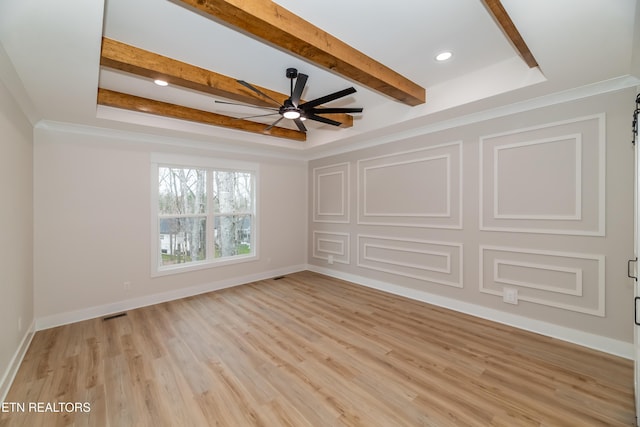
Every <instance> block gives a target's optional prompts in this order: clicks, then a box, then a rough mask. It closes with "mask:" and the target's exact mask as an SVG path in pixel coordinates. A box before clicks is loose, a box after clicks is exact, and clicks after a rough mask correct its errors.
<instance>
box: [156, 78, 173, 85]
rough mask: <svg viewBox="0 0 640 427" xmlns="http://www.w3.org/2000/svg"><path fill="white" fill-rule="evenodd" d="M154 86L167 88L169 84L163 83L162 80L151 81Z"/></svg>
mask: <svg viewBox="0 0 640 427" xmlns="http://www.w3.org/2000/svg"><path fill="white" fill-rule="evenodd" d="M153 82H154V83H155V84H157V85H158V86H168V85H169V83H167V82H165V81H164V80H160V79H156V80H154V81H153Z"/></svg>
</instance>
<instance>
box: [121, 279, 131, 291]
mask: <svg viewBox="0 0 640 427" xmlns="http://www.w3.org/2000/svg"><path fill="white" fill-rule="evenodd" d="M122 287H123V288H124V290H125V291H127V292H129V291H130V290H131V282H129V281H127V282H124V283H123V284H122Z"/></svg>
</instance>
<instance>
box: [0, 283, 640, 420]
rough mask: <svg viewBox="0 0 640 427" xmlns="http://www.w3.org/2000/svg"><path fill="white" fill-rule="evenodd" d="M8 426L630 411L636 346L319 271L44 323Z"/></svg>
mask: <svg viewBox="0 0 640 427" xmlns="http://www.w3.org/2000/svg"><path fill="white" fill-rule="evenodd" d="M6 402H54V403H55V402H89V403H90V405H91V411H90V412H89V413H81V412H76V413H16V412H13V413H3V414H1V415H0V426H3V427H4V426H29V427H32V426H47V427H49V426H65V425H76V426H84V425H91V426H113V427H126V426H196V427H197V426H207V425H212V426H231V427H236V426H237V427H244V426H265V427H277V426H294V427H301V426H313V427H324V426H366V427H374V426H384V427H392V426H450V425H465V426H489V425H496V426H509V427H513V426H520V425H527V426H528V425H533V426H537V425H545V426H592V425H597V426H605V425H606V426H617V425H624V426H630V425H632V423H633V420H634V414H633V411H634V406H633V365H632V363H631V362H630V361H628V360H624V359H620V358H616V357H612V356H609V355H606V354H603V353H599V352H596V351H592V350H588V349H584V348H581V347H578V346H574V345H571V344H567V343H564V342H560V341H557V340H554V339H550V338H546V337H542V336H539V335H535V334H531V333H527V332H523V331H520V330H517V329H513V328H509V327H506V326H503V325H499V324H495V323H491V322H488V321H483V320H480V319H477V318H473V317H470V316H465V315H461V314H459V313H455V312H451V311H448V310H445V309H441V308H437V307H433V306H430V305H427V304H423V303H420V302H416V301H411V300H407V299H403V298H400V297H396V296H391V295H388V294H385V293H382V292H377V291H374V290H371V289H367V288H363V287H360V286H356V285H353V284H349V283H346V282H342V281H339V280H336V279H331V278H327V277H325V276H321V275H318V274H315V273H310V272H303V273H297V274H292V275H289V276H287V277H286V278H284V279H281V280H265V281H261V282H256V283H253V284H249V285H245V286H240V287H237V288H232V289H227V290H223V291H219V292H213V293H209V294H206V295H201V296H197V297H191V298H186V299H183V300H179V301H173V302H169V303H165V304H160V305H156V306H152V307H147V308H143V309H138V310H133V311H130V312H128V315H127V316H126V317H119V318H115V319H112V320H107V321H103V320H102V319H94V320H89V321H84V322H79V323H75V324H72V325H67V326H62V327H58V328H54V329H49V330H46V331H41V332H38V333H37V334H36V335H35V337H34V339H33V342H32V344H31V347H30V348H29V351H28V353H27V355H26V358H25V360H24V362H23V364H22V366H21V368H20V371H19V372H18V374H17V377H16V379H15V382H14V385H13V387H12V389H11V390H10V392H9V395H8V397H7V399H6Z"/></svg>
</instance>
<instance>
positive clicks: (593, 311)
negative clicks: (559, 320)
mask: <svg viewBox="0 0 640 427" xmlns="http://www.w3.org/2000/svg"><path fill="white" fill-rule="evenodd" d="M486 250H489V251H494V252H511V253H519V254H533V255H544V256H549V257H561V258H575V259H585V260H590V261H595V262H597V264H598V289H597V293H598V306H597V307H596V308H586V307H581V306H578V305H572V304H566V303H561V302H558V301H550V300H548V299H542V298H536V297H533V296H528V295H522V294H519V295H518V300H519V301H527V302H531V303H534V304H540V305H546V306H548V307H555V308H560V309H563V310H569V311H576V312H578V313H584V314H590V315H593V316H599V317H604V316H605V256H604V255H598V254H584V253H576V252H558V251H546V250H537V249H522V248H511V247H506V246H490V245H480V248H479V256H480V263H479V280H478V287H479V290H480V292H482V293H484V294H489V295H495V296H499V297H500V298H502V297H503V292H502V291H497V290H494V289H488V288H485V287H484V252H485V251H486ZM494 265H495V264H494ZM495 274H496V273H495V271H494V274H493V275H494V276H495ZM513 285H515V283H514V284H513ZM552 292H556V293H557V291H552ZM580 296H582V295H580Z"/></svg>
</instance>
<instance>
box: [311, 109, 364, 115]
mask: <svg viewBox="0 0 640 427" xmlns="http://www.w3.org/2000/svg"><path fill="white" fill-rule="evenodd" d="M311 113H313V114H337V113H345V114H349V113H362V108H357V107H354V108H340V107H338V108H312V109H311Z"/></svg>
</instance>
